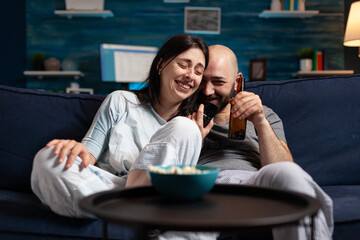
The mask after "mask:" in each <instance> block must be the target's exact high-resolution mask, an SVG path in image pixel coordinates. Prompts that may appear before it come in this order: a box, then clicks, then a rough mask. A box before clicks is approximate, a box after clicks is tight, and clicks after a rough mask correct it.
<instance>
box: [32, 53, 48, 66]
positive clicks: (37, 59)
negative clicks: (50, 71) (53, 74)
mask: <svg viewBox="0 0 360 240" xmlns="http://www.w3.org/2000/svg"><path fill="white" fill-rule="evenodd" d="M44 60H45V54H44V53H42V52H37V53H34V54H32V55H31V63H32V68H33V70H44Z"/></svg>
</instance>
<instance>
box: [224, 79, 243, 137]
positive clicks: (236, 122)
mask: <svg viewBox="0 0 360 240" xmlns="http://www.w3.org/2000/svg"><path fill="white" fill-rule="evenodd" d="M244 89H245V78H241V80H240V81H239V83H238V86H237V90H236V93H235V96H236V94H237V93H239V92H241V91H244ZM246 121H247V120H246V119H241V120H240V119H239V118H234V117H233V113H232V112H230V122H229V134H228V138H230V139H235V140H244V138H245V134H246Z"/></svg>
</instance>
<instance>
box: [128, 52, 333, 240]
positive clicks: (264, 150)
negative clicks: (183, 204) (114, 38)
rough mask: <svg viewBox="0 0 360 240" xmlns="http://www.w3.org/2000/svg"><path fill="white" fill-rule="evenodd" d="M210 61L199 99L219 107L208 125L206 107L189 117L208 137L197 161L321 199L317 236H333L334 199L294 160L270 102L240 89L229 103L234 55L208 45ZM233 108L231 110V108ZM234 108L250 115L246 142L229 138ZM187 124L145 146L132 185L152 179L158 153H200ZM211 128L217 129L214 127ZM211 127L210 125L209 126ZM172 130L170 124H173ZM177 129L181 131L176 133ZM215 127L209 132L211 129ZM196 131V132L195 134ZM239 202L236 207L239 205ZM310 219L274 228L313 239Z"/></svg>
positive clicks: (161, 160)
mask: <svg viewBox="0 0 360 240" xmlns="http://www.w3.org/2000/svg"><path fill="white" fill-rule="evenodd" d="M209 56H210V59H209V64H208V66H207V68H206V70H205V72H204V76H203V81H202V83H201V86H200V91H201V94H200V100H201V101H202V102H204V103H206V102H211V103H213V104H215V105H217V106H218V107H219V112H218V113H217V114H216V115H215V117H214V120H212V121H211V122H210V124H209V125H208V126H207V127H206V128H203V127H202V125H203V121H202V112H203V107H202V106H201V107H200V108H199V111H198V112H197V113H194V114H193V115H192V116H191V117H190V118H191V119H192V120H193V121H194V122H196V124H197V125H198V127H199V129H200V132H201V135H202V136H206V137H205V139H204V143H203V148H202V151H201V154H200V157H199V161H198V164H203V165H211V166H216V167H219V168H220V169H221V171H220V173H219V176H218V179H217V183H232V184H235V183H237V184H239V183H246V184H252V185H257V186H264V187H274V188H278V189H283V190H292V191H297V192H301V193H304V194H307V195H310V196H312V197H315V198H317V199H319V200H320V201H321V202H322V204H323V206H322V208H321V210H320V211H319V212H318V214H317V216H316V217H315V226H316V227H315V233H314V234H315V236H314V237H315V239H321V240H325V239H331V234H332V230H333V219H332V201H331V199H330V198H329V197H328V196H327V195H326V194H325V193H324V192H323V191H322V189H321V188H320V187H319V186H318V185H317V184H316V183H315V182H314V181H313V180H312V178H311V177H310V176H309V175H308V174H307V173H306V172H305V171H304V170H302V169H301V168H300V167H299V166H298V165H296V164H295V163H293V158H292V156H291V153H290V150H289V148H288V147H287V144H286V139H285V134H284V130H283V126H282V122H281V120H280V119H279V117H278V116H277V115H276V114H275V113H274V112H273V111H272V110H271V109H270V108H268V107H266V106H263V105H262V103H261V100H260V98H259V96H257V95H255V94H253V93H250V92H246V91H243V92H240V93H238V94H237V95H236V96H235V98H234V99H233V100H231V101H230V102H231V103H229V99H230V98H231V96H232V95H233V92H234V89H235V88H236V87H237V84H238V81H239V80H240V78H241V77H242V76H241V74H240V73H238V67H237V66H238V63H237V59H236V56H235V54H234V53H233V52H232V51H231V50H230V49H229V48H227V47H225V46H221V45H214V46H210V47H209ZM231 105H232V106H233V107H232V108H231ZM231 109H232V110H231ZM230 111H233V113H234V115H233V116H234V117H235V118H247V120H248V121H247V130H246V138H245V140H243V141H233V140H229V139H228V137H227V133H228V126H229V125H228V122H229V116H230ZM188 127H189V126H188V124H187V123H186V124H183V125H176V126H175V127H173V128H172V129H171V133H169V134H166V135H164V136H159V137H157V138H156V139H154V140H156V141H152V142H153V143H152V144H151V145H149V148H148V147H146V148H145V150H143V151H142V153H141V154H140V155H139V157H138V158H137V159H136V161H135V162H134V164H133V166H132V170H131V171H130V173H129V176H128V179H127V183H126V184H127V186H128V187H132V186H138V185H144V184H150V182H149V179H148V178H147V175H146V171H145V170H144V169H146V167H147V166H148V164H149V161H148V159H153V158H154V156H156V159H157V161H158V163H157V164H165V165H169V164H180V163H183V161H185V160H186V159H184V158H183V157H182V156H183V153H184V152H186V153H187V154H191V155H194V154H197V153H195V149H197V148H198V146H196V145H195V143H192V144H187V146H194V147H192V148H181V147H179V146H178V144H179V143H183V142H191V141H192V137H193V136H190V137H188V136H187V134H184V132H186V133H189V130H188ZM211 127H212V128H211ZM210 128H211V130H210ZM169 130H170V129H169ZM175 131H176V132H177V133H175ZM209 131H210V133H209ZM193 134H194V135H196V133H195V132H194V133H193ZM234 207H236V206H234ZM308 224H309V219H304V220H303V221H302V222H301V223H300V224H299V225H298V226H290V227H281V228H275V229H273V236H274V239H276V240H278V239H291V240H293V239H308V238H309V236H310V235H311V234H310V229H309V228H308V227H306V225H308ZM215 237H216V235H215V234H212V233H208V234H205V233H189V232H184V233H181V232H166V233H164V234H162V235H161V236H159V239H214V238H215Z"/></svg>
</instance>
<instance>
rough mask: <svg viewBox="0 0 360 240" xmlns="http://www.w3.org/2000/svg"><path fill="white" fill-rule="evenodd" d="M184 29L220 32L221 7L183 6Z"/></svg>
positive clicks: (210, 32)
mask: <svg viewBox="0 0 360 240" xmlns="http://www.w3.org/2000/svg"><path fill="white" fill-rule="evenodd" d="M184 31H185V32H186V33H200V34H220V32H221V8H216V7H185V19H184Z"/></svg>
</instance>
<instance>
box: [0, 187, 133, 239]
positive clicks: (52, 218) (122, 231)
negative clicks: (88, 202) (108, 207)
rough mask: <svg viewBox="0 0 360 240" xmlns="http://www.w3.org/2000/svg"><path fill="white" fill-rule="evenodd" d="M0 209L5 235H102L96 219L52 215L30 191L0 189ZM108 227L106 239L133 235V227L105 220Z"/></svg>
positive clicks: (96, 237) (0, 218) (0, 230)
mask: <svg viewBox="0 0 360 240" xmlns="http://www.w3.org/2000/svg"><path fill="white" fill-rule="evenodd" d="M0 212H1V214H0V222H1V224H0V232H1V234H7V236H11V234H14V236H16V235H19V234H20V235H21V234H22V235H24V236H25V235H29V236H31V235H36V236H38V237H39V236H48V237H54V238H57V237H58V238H61V237H66V238H84V239H101V237H102V222H101V221H100V220H89V219H76V218H69V217H62V216H59V215H56V214H55V213H53V212H52V211H51V210H50V209H48V208H46V207H45V206H44V205H42V204H41V202H40V201H39V200H38V199H37V198H36V196H35V195H33V194H31V193H17V192H12V191H6V190H0ZM108 229H109V231H108V236H109V239H124V240H125V239H135V238H136V237H135V235H134V232H133V231H131V230H130V229H128V228H125V227H122V226H117V225H111V224H109V228H108ZM0 238H1V235H0ZM11 239H13V237H12V238H11Z"/></svg>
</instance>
